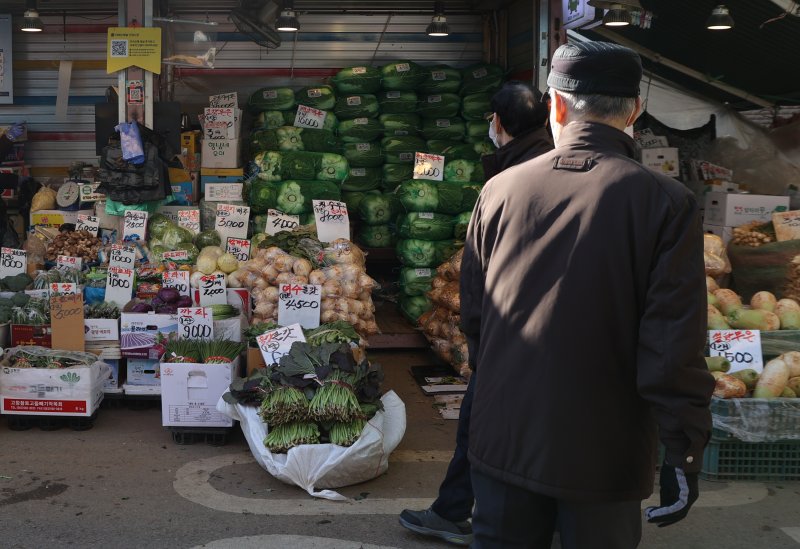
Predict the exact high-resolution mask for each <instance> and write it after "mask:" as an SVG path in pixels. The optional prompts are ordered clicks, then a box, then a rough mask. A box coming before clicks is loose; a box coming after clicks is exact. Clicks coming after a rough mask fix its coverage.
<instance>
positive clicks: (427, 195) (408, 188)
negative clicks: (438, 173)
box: [395, 179, 461, 213]
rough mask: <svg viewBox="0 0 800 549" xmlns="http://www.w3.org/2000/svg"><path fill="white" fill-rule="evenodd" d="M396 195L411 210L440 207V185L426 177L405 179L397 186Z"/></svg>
mask: <svg viewBox="0 0 800 549" xmlns="http://www.w3.org/2000/svg"><path fill="white" fill-rule="evenodd" d="M395 195H396V196H397V198H398V199H399V200H400V203H401V204H402V205H403V207H404V208H405V209H406V211H409V212H435V211H437V209H438V207H439V186H438V184H437V183H436V182H435V181H428V180H425V179H409V180H407V181H403V182H402V183H401V184H400V186H399V187H397V190H396V191H395ZM460 211H461V210H458V211H457V212H453V213H458V212H460ZM445 213H448V212H445Z"/></svg>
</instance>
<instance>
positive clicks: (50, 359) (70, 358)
mask: <svg viewBox="0 0 800 549" xmlns="http://www.w3.org/2000/svg"><path fill="white" fill-rule="evenodd" d="M95 362H97V355H94V354H91V353H81V352H77V351H60V350H58V349H47V348H45V347H38V346H35V345H31V346H26V347H14V348H13V349H11V350H9V352H8V355H7V356H6V358H5V359H4V361H3V366H8V367H11V368H46V369H62V368H80V367H85V366H91V365H92V364H94V363H95Z"/></svg>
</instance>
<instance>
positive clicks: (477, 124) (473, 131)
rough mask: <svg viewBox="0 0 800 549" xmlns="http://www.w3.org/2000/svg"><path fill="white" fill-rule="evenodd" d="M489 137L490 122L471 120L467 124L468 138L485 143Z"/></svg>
mask: <svg viewBox="0 0 800 549" xmlns="http://www.w3.org/2000/svg"><path fill="white" fill-rule="evenodd" d="M487 135H489V121H488V120H470V121H469V122H467V138H468V139H474V140H476V141H483V140H484V139H486V136H487Z"/></svg>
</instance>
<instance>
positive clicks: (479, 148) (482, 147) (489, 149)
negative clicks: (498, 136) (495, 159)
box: [472, 139, 497, 156]
mask: <svg viewBox="0 0 800 549" xmlns="http://www.w3.org/2000/svg"><path fill="white" fill-rule="evenodd" d="M472 148H473V149H474V150H475V152H476V153H477V154H478V155H480V156H483V155H485V154H492V153H493V152H494V151H495V150H497V149H496V148H495V146H494V143H492V142H491V140H489V139H483V140H481V141H476V142H475V143H473V144H472Z"/></svg>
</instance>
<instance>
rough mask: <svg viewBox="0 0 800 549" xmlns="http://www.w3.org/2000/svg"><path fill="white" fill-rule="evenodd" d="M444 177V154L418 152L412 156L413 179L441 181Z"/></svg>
mask: <svg viewBox="0 0 800 549" xmlns="http://www.w3.org/2000/svg"><path fill="white" fill-rule="evenodd" d="M443 178H444V156H442V155H439V154H428V153H421V152H418V153H417V154H416V155H415V156H414V179H430V180H432V181H441V180H442V179H443Z"/></svg>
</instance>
